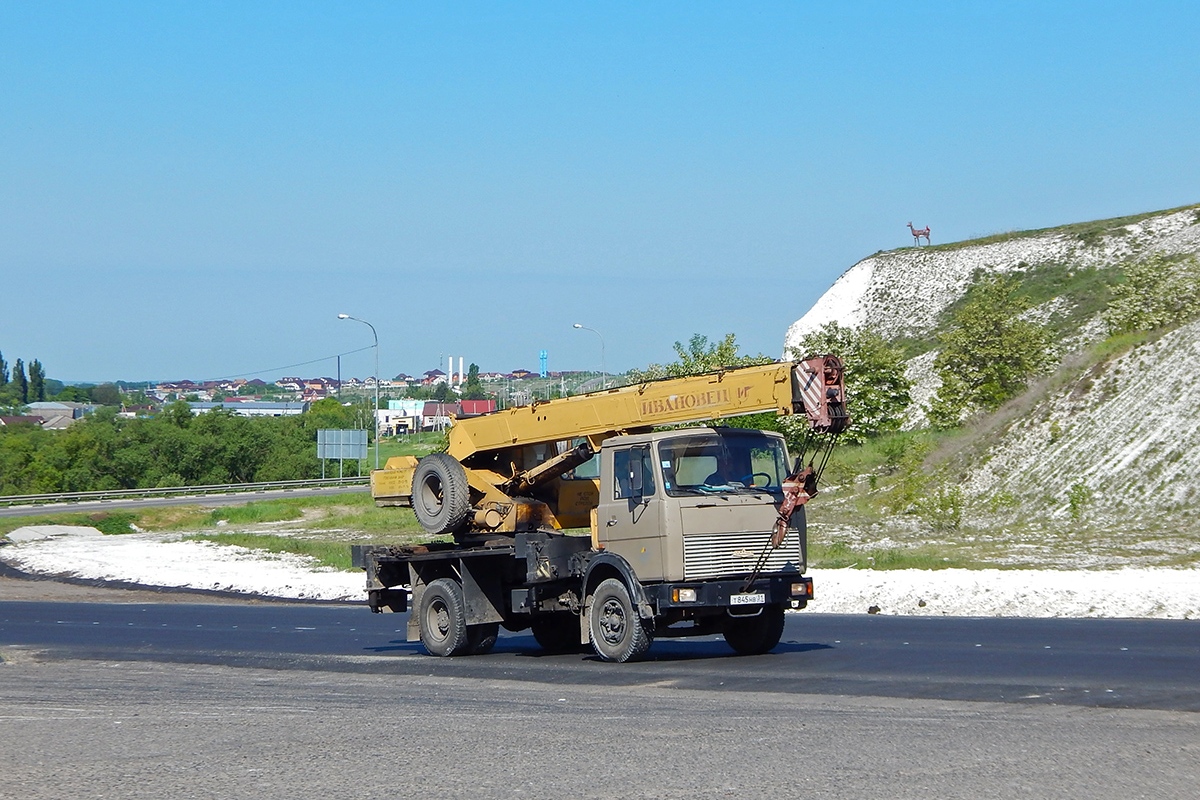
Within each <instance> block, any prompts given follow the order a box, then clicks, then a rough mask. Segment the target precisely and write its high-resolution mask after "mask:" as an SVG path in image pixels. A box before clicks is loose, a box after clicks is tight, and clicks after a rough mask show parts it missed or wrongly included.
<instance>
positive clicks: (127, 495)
mask: <svg viewBox="0 0 1200 800" xmlns="http://www.w3.org/2000/svg"><path fill="white" fill-rule="evenodd" d="M369 480H370V478H369V477H367V476H366V475H363V476H360V477H356V478H318V479H314V480H309V481H268V482H266V483H220V484H211V485H208V486H169V487H160V488H158V489H112V490H110V491H105V492H61V493H58V494H21V495H8V496H0V507H3V506H40V505H48V504H51V503H81V502H86V501H88V500H96V501H99V500H129V499H133V498H140V497H178V496H180V495H184V496H189V495H206V494H235V493H239V492H247V493H248V492H269V491H287V490H289V489H319V488H322V487H326V486H356V485H360V484H361V485H366V484H367V482H368V481H369Z"/></svg>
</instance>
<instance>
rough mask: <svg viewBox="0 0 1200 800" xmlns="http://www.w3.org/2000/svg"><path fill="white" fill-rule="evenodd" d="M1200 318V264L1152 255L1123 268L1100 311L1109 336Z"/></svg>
mask: <svg viewBox="0 0 1200 800" xmlns="http://www.w3.org/2000/svg"><path fill="white" fill-rule="evenodd" d="M1197 315H1200V262H1197V261H1196V257H1195V256H1191V257H1189V258H1186V259H1184V260H1182V261H1176V260H1173V259H1170V258H1168V257H1167V256H1164V255H1162V254H1156V255H1153V256H1151V257H1150V258H1148V259H1146V260H1145V261H1141V262H1138V263H1136V264H1130V265H1129V266H1128V267H1126V268H1125V280H1124V282H1122V283H1118V284H1117V285H1115V286H1113V287H1112V299H1111V300H1109V303H1108V308H1106V309H1105V311H1104V321H1105V322H1107V323H1108V330H1109V332H1110V333H1129V332H1131V331H1149V330H1154V329H1155V328H1161V327H1163V326H1165V325H1172V324H1174V323H1177V322H1184V321H1186V320H1188V319H1191V318H1194V317H1196V316H1197Z"/></svg>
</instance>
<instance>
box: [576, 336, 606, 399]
mask: <svg viewBox="0 0 1200 800" xmlns="http://www.w3.org/2000/svg"><path fill="white" fill-rule="evenodd" d="M571 327H573V328H578V329H579V330H581V331H591V332H592V333H594V334H596V335H597V336H599V337H600V375H601V382H602V383H603V384H604V388H605V389H607V388H608V365H607V364H605V363H604V336H602V335H601V333H600V331H598V330H596V329H595V328H589V327H588V326H586V325H580V324H579V323H578V322H576V323H575V324H574V325H572V326H571Z"/></svg>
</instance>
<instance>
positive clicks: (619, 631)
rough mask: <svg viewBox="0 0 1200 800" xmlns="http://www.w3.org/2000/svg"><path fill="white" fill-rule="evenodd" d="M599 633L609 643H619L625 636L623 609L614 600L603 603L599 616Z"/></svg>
mask: <svg viewBox="0 0 1200 800" xmlns="http://www.w3.org/2000/svg"><path fill="white" fill-rule="evenodd" d="M600 633H601V635H602V636H603V637H604V641H606V642H608V643H609V644H612V645H616V644H620V643H621V640H622V639H624V638H625V609H624V608H622V607H621V604H620V603H619V602H617V601H616V600H609V601H607V602H606V603H605V604H604V610H603V614H602V615H601V617H600Z"/></svg>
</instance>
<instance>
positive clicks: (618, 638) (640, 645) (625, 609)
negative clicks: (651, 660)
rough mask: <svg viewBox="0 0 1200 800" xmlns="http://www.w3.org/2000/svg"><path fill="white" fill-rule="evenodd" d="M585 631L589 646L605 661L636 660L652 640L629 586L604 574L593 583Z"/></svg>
mask: <svg viewBox="0 0 1200 800" xmlns="http://www.w3.org/2000/svg"><path fill="white" fill-rule="evenodd" d="M588 632H589V633H590V634H591V639H592V649H593V650H595V651H596V655H598V656H600V658H602V659H604V660H605V661H617V662H621V663H623V662H626V661H640V660H641V658H642V657H643V656H644V655H646V651H647V650H649V649H650V645H651V644H652V643H653V642H654V635H653V633H652V632H651V630H650V628H649V627H648V626H647V625H646V623H645V622H644V621H643V620H642V618H641V617H639V616H638V613H637V608H636V607H635V606H634V605H633V600H632V599H631V598H630V597H629V590H628V589H627V588H625V584H623V583H621V581H619V580H617V579H616V578H606V579H605V580H603V581H600V585H599V586H597V587H596V591H595V593H594V594H593V595H592V603H591V607H590V608H589V610H588Z"/></svg>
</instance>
